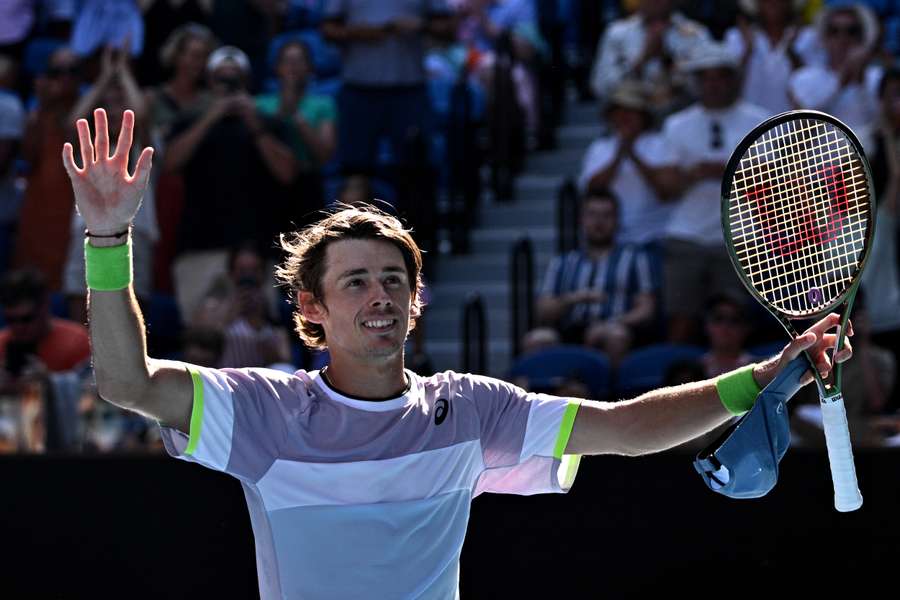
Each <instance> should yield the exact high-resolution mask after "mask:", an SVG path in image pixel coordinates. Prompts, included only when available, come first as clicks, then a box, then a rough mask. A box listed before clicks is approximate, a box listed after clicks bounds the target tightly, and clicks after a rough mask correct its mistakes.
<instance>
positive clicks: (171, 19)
mask: <svg viewBox="0 0 900 600" xmlns="http://www.w3.org/2000/svg"><path fill="white" fill-rule="evenodd" d="M138 5H139V7H140V9H141V13H142V14H143V20H144V36H145V37H144V47H145V48H146V49H145V51H144V52H143V53H141V56H140V57H139V58H138V62H137V65H136V67H135V70H136V71H137V72H138V73H139V74H140V76H141V83H143V84H144V85H158V84H160V83H161V82H162V81H164V80H165V79H166V77H168V75H169V73H167V71H168V69H169V68H170V66H171V64H172V62H173V59H175V58H176V56H170V57H168V61H167V60H166V57H165V56H164V53H165V52H166V50H165V49H166V46H167V44H168V42H169V40H170V39H171V38H172V37H173V36H174V35H175V34H176V32H177V31H178V30H179V29H182V28H183V27H184V26H185V25H187V24H189V23H194V24H198V23H206V22H207V20H208V19H209V15H210V13H211V12H212V0H138ZM203 64H205V58H204V63H202V64H201V65H200V70H199V73H200V74H202V73H203Z"/></svg>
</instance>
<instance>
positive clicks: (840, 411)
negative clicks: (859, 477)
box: [822, 394, 862, 512]
mask: <svg viewBox="0 0 900 600" xmlns="http://www.w3.org/2000/svg"><path fill="white" fill-rule="evenodd" d="M822 426H823V428H824V429H825V444H826V445H827V446H828V462H829V464H830V466H831V480H832V482H833V483H834V507H835V508H836V509H837V510H838V511H839V512H850V511H853V510H856V509H858V508H859V507H860V506H862V494H860V493H859V484H858V483H857V482H856V467H855V466H854V464H853V447H852V446H851V445H850V428H849V427H848V426H847V411H846V409H845V408H844V397H843V396H842V395H841V394H837V395H835V396H829V397H825V398H822Z"/></svg>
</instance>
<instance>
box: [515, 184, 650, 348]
mask: <svg viewBox="0 0 900 600" xmlns="http://www.w3.org/2000/svg"><path fill="white" fill-rule="evenodd" d="M618 207H619V200H618V199H617V198H616V197H615V195H613V193H612V192H610V191H608V190H592V191H589V192H588V193H587V195H586V196H585V197H584V200H583V201H582V209H581V227H582V232H583V235H584V238H583V239H584V247H583V249H581V250H572V251H571V252H569V253H568V254H565V255H563V256H557V257H555V258H554V259H553V260H552V261H551V262H550V265H549V267H548V268H547V273H546V274H545V275H544V283H543V285H542V286H541V291H540V294H539V296H538V300H537V320H538V322H539V323H540V324H541V325H542V327H541V328H539V329H536V330H532V331H530V332H528V333H527V334H526V336H525V340H524V344H523V345H524V350H525V352H530V351H534V350H537V349H539V348H541V347H543V346H552V345H556V344H559V343H565V344H584V345H585V346H589V347H592V348H596V349H598V350H602V351H605V352H606V353H607V354H608V355H609V358H610V361H611V362H612V363H613V364H617V363H618V362H619V361H620V360H621V358H622V357H623V356H624V355H625V354H626V353H627V352H628V350H629V349H630V348H631V347H632V345H633V344H634V342H635V340H636V339H637V338H639V337H640V336H641V334H642V333H643V331H642V330H645V329H646V328H647V327H648V326H649V325H650V324H651V323H652V321H653V318H654V315H655V310H656V290H655V289H654V283H653V279H652V277H651V271H650V261H649V259H648V257H647V255H646V253H645V252H644V251H643V250H641V249H639V248H638V247H636V246H631V245H622V244H616V243H615V236H616V230H617V228H618V213H619V208H618Z"/></svg>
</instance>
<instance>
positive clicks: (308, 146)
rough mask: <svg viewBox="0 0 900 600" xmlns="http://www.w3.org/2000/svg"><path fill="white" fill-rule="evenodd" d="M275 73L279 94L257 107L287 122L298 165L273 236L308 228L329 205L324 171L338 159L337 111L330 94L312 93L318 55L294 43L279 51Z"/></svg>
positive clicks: (259, 100) (260, 99)
mask: <svg viewBox="0 0 900 600" xmlns="http://www.w3.org/2000/svg"><path fill="white" fill-rule="evenodd" d="M275 71H276V73H277V75H278V92H277V93H274V94H264V95H262V96H259V97H257V99H256V108H257V109H258V110H259V111H260V112H261V113H262V114H264V115H268V116H270V117H272V118H275V119H278V120H279V121H281V122H282V123H283V125H284V128H285V131H286V132H287V135H288V138H287V142H288V145H289V146H290V147H291V151H293V153H294V160H296V161H297V167H298V172H297V175H296V177H295V179H294V180H293V181H292V182H291V184H290V186H288V187H286V189H285V190H284V197H283V200H282V202H281V204H280V206H279V210H278V211H276V213H275V214H274V215H273V217H274V220H275V224H276V226H275V228H274V229H273V233H279V232H283V231H285V230H286V229H287V228H291V227H299V226H302V225H304V224H306V223H307V221H308V220H309V217H310V214H311V213H312V212H314V211H316V210H318V209H320V208H322V206H323V202H322V200H323V198H322V195H323V191H322V167H323V166H324V165H325V164H326V163H327V162H329V161H330V160H331V159H332V157H333V156H334V151H335V146H336V144H337V130H336V125H335V121H336V119H337V111H336V109H335V105H334V101H333V100H332V99H331V98H330V97H329V96H323V95H318V94H313V93H310V92H309V91H308V85H309V82H310V81H309V80H310V78H311V77H312V74H313V67H312V56H311V54H310V50H309V48H308V47H307V46H306V44H304V43H303V42H301V41H299V40H293V41H288V42H285V43H284V44H283V45H282V46H281V48H279V50H278V58H277V60H276V64H275Z"/></svg>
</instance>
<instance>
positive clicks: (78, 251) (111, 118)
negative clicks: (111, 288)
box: [62, 47, 159, 323]
mask: <svg viewBox="0 0 900 600" xmlns="http://www.w3.org/2000/svg"><path fill="white" fill-rule="evenodd" d="M101 106H102V107H103V108H105V109H106V116H107V122H108V123H109V136H110V151H111V152H113V151H114V150H115V147H116V142H117V138H118V135H119V130H120V129H121V127H122V119H123V117H124V116H125V110H126V109H130V110H131V111H132V112H134V119H135V121H134V144H133V145H132V147H131V156H130V157H129V168H130V169H132V170H133V169H134V167H135V165H136V164H137V159H138V156H140V152H141V150H143V148H144V147H145V146H148V145H150V135H149V127H148V123H147V110H146V104H145V103H144V95H143V93H142V92H141V89H140V88H139V87H138V84H137V80H136V79H135V78H134V75H133V74H132V72H131V66H130V64H129V59H128V54H127V53H126V52H124V51H121V50H114V49H113V48H111V47H107V48H106V49H105V50H104V51H103V54H102V59H101V70H100V75H99V76H98V78H97V80H96V81H95V82H94V83H93V84H92V85H91V87H90V88H89V89H88V90H87V91H86V92H85V93H84V94H83V95H82V96H81V98H79V99H78V102H76V103H75V106H74V108H73V109H72V113H71V115H70V116H69V121H71V122H73V123H74V122H75V121H77V120H78V119H87V121H88V123H93V121H94V119H93V113H94V109H95V108H96V107H101ZM84 229H85V225H84V219H82V218H81V215H79V214H78V213H75V215H74V216H73V218H72V235H71V243H70V244H69V251H68V260H67V262H66V267H65V273H64V277H63V288H62V289H63V292H64V293H65V294H66V297H67V299H68V304H69V317H70V318H71V319H72V320H74V321H77V322H79V323H84V322H86V321H87V314H86V310H87V305H86V302H85V297H86V295H87V286H86V284H85V275H84V235H83V234H84ZM158 237H159V231H158V228H157V225H156V195H155V186H154V185H153V182H150V183H149V184H148V186H147V190H146V191H145V192H144V197H143V200H142V201H141V208H140V211H139V212H138V213H137V216H136V217H135V219H134V226H133V228H132V253H133V259H134V264H135V269H134V292H135V295H136V296H137V299H138V301H139V302H140V303H141V304H142V306H143V307H144V309H146V307H147V306H148V304H149V301H150V295H151V293H152V291H153V282H152V276H153V246H154V244H155V243H156V240H157V239H158Z"/></svg>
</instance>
